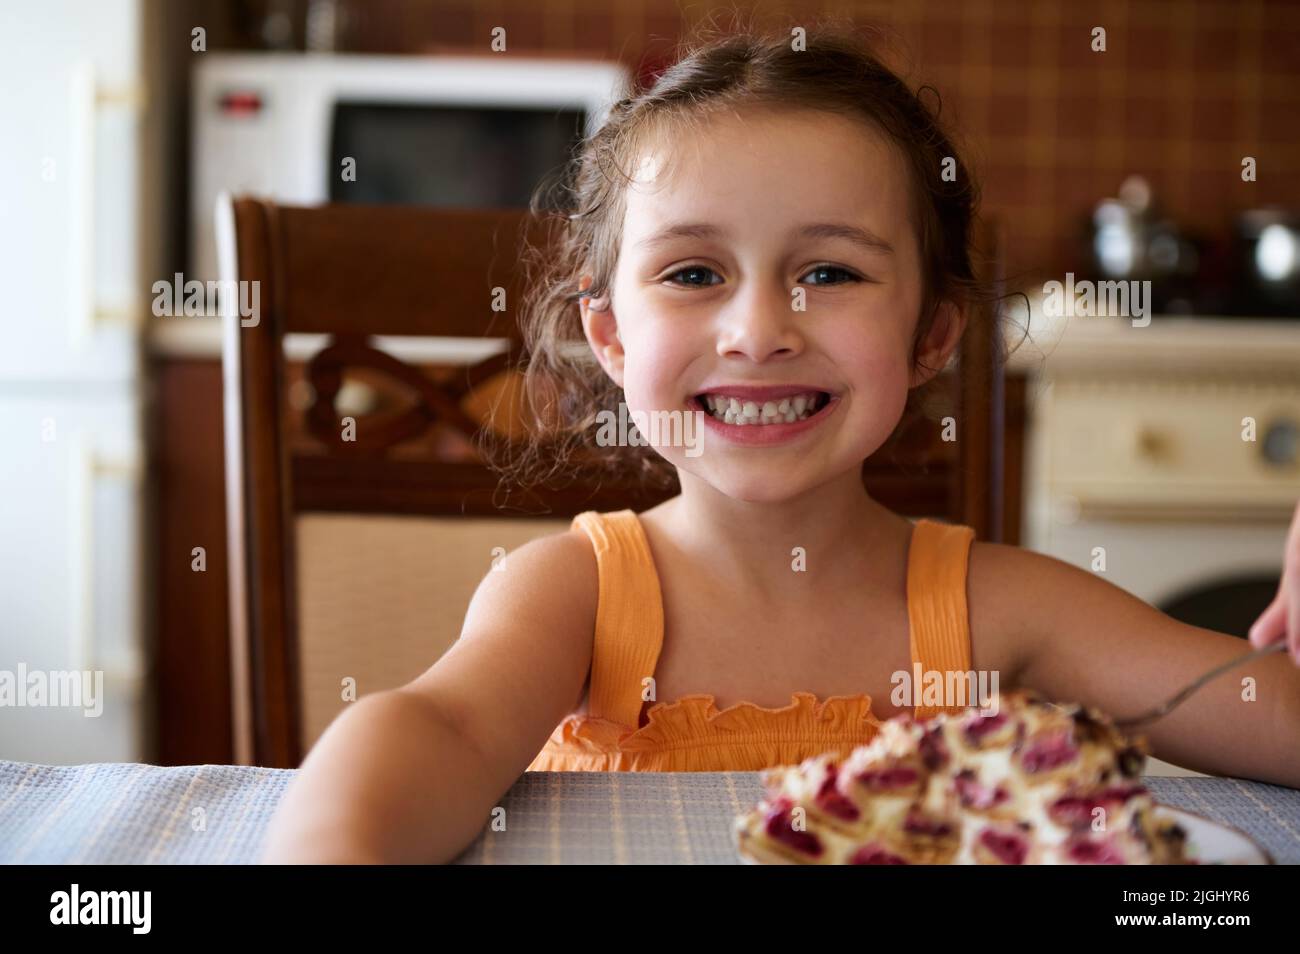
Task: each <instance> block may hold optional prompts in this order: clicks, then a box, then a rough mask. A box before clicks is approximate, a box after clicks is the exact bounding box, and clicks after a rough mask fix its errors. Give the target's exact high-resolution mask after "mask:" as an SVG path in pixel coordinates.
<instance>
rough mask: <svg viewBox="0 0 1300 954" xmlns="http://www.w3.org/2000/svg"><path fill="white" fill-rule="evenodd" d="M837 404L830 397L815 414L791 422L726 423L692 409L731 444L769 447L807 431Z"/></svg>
mask: <svg viewBox="0 0 1300 954" xmlns="http://www.w3.org/2000/svg"><path fill="white" fill-rule="evenodd" d="M839 404H840V399H839V398H837V397H832V398H831V399H830V400H829V401H828V402H827V403H826V406H825V407H823V408H822V409H821V410H819V411H818V412H817V413H816V414H812V415H809V416H808V417H805V418H804V419H803V420H802V421H794V422H793V423H791V424H785V423H781V424H728V423H727V422H726V421H720V420H718V419H717V418H716V417H714V416H713V415H712V414H710V413H709V412H708V411H707V410H703V409H702V408H698V407H697V408H694V410H697V411H701V412H702V413H703V414H704V426H705V427H707V428H708V429H709V430H710V431H712V432H713V433H714V434H717V435H718V436H719V437H723V438H726V439H727V440H728V441H730V442H731V443H733V444H742V445H744V446H746V447H770V446H771V445H773V444H784V443H786V442H787V441H792V440H794V439H795V438H796V437H800V436H802V435H803V434H806V433H808V432H809V431H811V430H812V429H813V428H814V427H817V426H818V425H819V424H821V422H822V421H824V420H826V418H828V417H830V416H831V415H832V414H834V413H835V409H836V408H837V407H839Z"/></svg>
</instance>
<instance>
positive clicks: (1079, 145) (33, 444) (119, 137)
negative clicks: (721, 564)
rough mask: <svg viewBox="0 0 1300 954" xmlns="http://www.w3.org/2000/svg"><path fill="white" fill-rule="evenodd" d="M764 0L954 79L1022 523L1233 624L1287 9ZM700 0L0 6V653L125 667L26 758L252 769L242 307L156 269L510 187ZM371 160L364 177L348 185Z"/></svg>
mask: <svg viewBox="0 0 1300 954" xmlns="http://www.w3.org/2000/svg"><path fill="white" fill-rule="evenodd" d="M740 9H744V10H751V11H752V12H753V14H754V16H755V17H756V19H757V20H758V22H760V23H761V22H763V21H764V19H765V18H768V17H771V18H772V19H773V20H775V21H776V22H782V23H785V22H794V23H798V16H800V15H803V14H805V13H806V14H812V13H815V12H828V13H840V14H847V15H850V16H853V17H854V18H855V19H856V20H858V21H860V22H862V23H874V24H878V25H880V26H881V27H883V28H884V29H885V30H886V31H887V35H888V36H890V37H892V40H891V41H890V43H889V45H888V47H887V48H886V53H887V55H888V57H889V59H890V60H891V61H892V62H893V63H894V64H895V65H896V66H898V67H899V68H900V69H901V70H903V71H904V73H905V74H906V75H907V76H908V78H909V79H910V80H912V81H913V82H915V83H921V82H926V83H929V84H931V85H933V86H934V87H935V88H937V89H938V90H939V91H940V92H941V98H942V113H943V116H944V117H945V118H947V119H948V120H949V121H950V122H951V123H952V124H954V126H955V128H956V130H957V131H958V133H959V137H960V140H961V141H962V142H963V144H964V145H965V148H966V151H967V154H968V159H969V161H970V162H971V164H972V166H973V167H974V169H975V170H976V171H977V172H978V173H979V174H980V176H981V177H982V179H983V184H984V191H983V196H984V198H983V204H984V210H985V212H986V213H987V214H989V215H991V216H993V217H996V219H997V220H998V221H999V222H1001V223H1002V225H1003V228H1004V230H1005V235H1006V239H1007V248H1006V270H1007V273H1008V276H1009V277H1010V279H1011V280H1012V282H1013V283H1014V285H1015V286H1016V287H1020V288H1024V289H1025V290H1026V292H1027V297H1026V298H1025V299H1020V300H1017V302H1016V303H1015V304H1014V305H1013V306H1012V307H1011V308H1009V311H1008V314H1009V315H1010V316H1011V317H1013V318H1015V319H1016V320H1017V321H1018V322H1020V324H1021V326H1022V328H1027V329H1028V331H1029V338H1028V339H1027V340H1024V341H1023V342H1021V346H1020V347H1019V348H1018V349H1017V350H1016V352H1015V354H1014V355H1013V357H1012V359H1011V363H1010V372H1011V374H1012V381H1011V382H1009V383H1008V391H1007V394H1008V422H1007V442H1008V466H1007V478H1008V482H1009V487H1010V490H1011V494H1012V496H1011V497H1010V498H1009V499H1010V500H1011V502H1012V505H1011V507H1010V508H1009V510H1008V516H1007V526H1006V528H1005V535H1006V538H1007V539H1010V540H1012V541H1013V542H1014V541H1018V542H1020V543H1022V544H1023V545H1026V546H1029V547H1031V548H1034V549H1038V550H1042V551H1044V552H1048V553H1051V554H1053V555H1056V556H1058V557H1060V558H1061V559H1064V560H1067V561H1069V562H1072V563H1076V564H1078V565H1080V566H1085V567H1090V568H1092V569H1094V570H1095V571H1097V572H1104V573H1105V574H1106V576H1107V578H1109V579H1111V580H1112V581H1113V582H1115V583H1117V584H1119V585H1121V586H1123V587H1125V588H1127V589H1129V590H1130V591H1132V592H1134V593H1136V594H1137V595H1139V596H1141V597H1142V598H1143V599H1146V600H1148V601H1149V602H1151V603H1153V604H1155V605H1158V606H1160V607H1162V608H1164V609H1166V610H1167V611H1169V612H1171V613H1173V614H1174V615H1177V616H1179V617H1180V618H1184V619H1186V620H1188V621H1189V622H1194V623H1196V624H1197V625H1203V626H1208V627H1210V628H1214V629H1220V630H1223V631H1226V632H1233V633H1236V634H1238V635H1242V634H1244V632H1245V628H1246V626H1247V625H1248V624H1249V622H1250V621H1252V620H1253V619H1254V617H1255V615H1256V614H1258V612H1259V611H1260V610H1262V609H1263V607H1264V605H1265V604H1266V603H1267V601H1268V600H1269V599H1270V598H1271V596H1272V594H1273V592H1274V591H1275V589H1276V585H1277V580H1278V576H1279V573H1280V561H1281V554H1282V544H1283V539H1284V532H1285V528H1286V525H1287V522H1288V520H1289V518H1290V514H1291V511H1292V509H1293V508H1294V505H1295V502H1296V500H1297V499H1300V219H1298V218H1297V216H1298V215H1300V131H1298V121H1300V4H1296V3H1294V2H1277V0H1271V2H1270V0H1202V2H1185V3H1171V2H1127V3H1126V2H1119V0H1113V2H1101V3H1083V2H1077V0H1041V2H1035V3H1032V4H1019V3H1003V2H1000V0H979V2H962V3H955V2H947V0H943V2H940V0H928V2H897V3H888V2H860V3H855V2H839V3H824V4H822V3H798V4H781V3H761V4H755V5H752V6H748V5H744V4H742V5H740ZM714 12H716V8H715V7H713V6H712V5H710V4H704V3H685V2H682V3H676V2H668V0H628V2H607V0H498V2H435V0H365V2H363V0H260V2H258V0H6V2H5V3H4V4H3V5H2V6H0V119H2V120H3V124H4V134H3V137H2V141H3V145H2V146H0V221H3V223H4V226H5V228H4V232H3V237H2V238H0V243H3V247H2V248H0V268H3V276H4V287H5V288H6V289H7V291H8V293H9V294H10V296H11V301H10V305H9V306H8V307H7V308H6V309H5V311H4V314H3V317H2V318H0V321H3V326H4V339H3V341H4V347H2V348H0V432H2V433H3V436H4V444H3V447H4V450H3V453H0V568H2V570H0V669H3V670H9V671H15V670H17V669H18V666H19V664H20V663H21V664H22V665H24V666H26V668H27V669H42V670H51V671H52V670H99V671H103V672H104V674H105V682H104V694H105V697H106V699H105V705H104V714H103V715H102V716H101V717H100V718H96V719H87V718H84V717H83V716H82V714H81V713H80V712H78V711H76V710H67V711H66V712H55V711H52V710H32V709H25V708H20V707H14V708H5V709H0V757H3V758H10V759H22V760H27V761H37V762H53V763H72V762H91V761H94V762H110V761H151V762H160V763H163V764H181V763H203V762H213V763H222V762H231V761H233V760H234V748H233V746H232V720H231V706H230V701H231V674H230V663H229V658H230V646H229V633H228V625H227V619H228V617H227V614H228V609H227V600H228V596H227V577H226V563H225V554H226V542H225V541H226V522H225V521H226V515H225V503H224V477H223V466H224V465H223V454H222V404H221V398H222V391H221V366H220V334H219V331H218V327H217V321H216V319H214V318H204V317H189V318H186V317H155V316H154V315H153V314H152V313H151V308H150V305H151V301H152V298H153V292H152V291H151V288H152V286H153V284H154V283H155V282H157V281H160V280H161V281H167V282H171V281H172V280H173V276H174V275H176V274H177V273H181V274H183V276H184V279H186V280H188V279H194V278H197V279H199V280H207V279H215V278H217V277H218V276H217V274H216V261H215V250H214V249H215V245H214V240H213V222H212V210H213V205H214V202H215V200H216V197H217V195H218V193H220V192H221V191H223V190H230V191H235V192H240V191H246V192H254V193H260V194H266V195H270V196H273V197H275V198H276V199H278V200H281V201H284V202H290V203H299V204H314V203H319V202H327V201H342V202H348V201H362V202H413V203H432V204H440V205H476V204H481V205H485V206H502V205H507V206H508V205H523V204H525V202H526V199H527V196H528V194H529V192H531V189H532V187H533V185H535V184H536V182H537V181H539V180H540V178H541V177H542V176H544V175H546V174H547V173H549V172H551V171H553V170H554V169H556V168H557V167H558V165H559V164H560V163H561V162H562V161H563V159H564V156H565V155H566V154H567V151H568V150H569V149H570V148H571V147H572V145H573V143H574V142H575V141H576V139H577V137H579V136H581V135H583V134H585V133H586V132H589V131H591V129H592V128H593V124H594V123H595V122H596V121H597V119H598V117H599V115H600V111H601V109H602V107H603V105H604V104H606V103H607V102H608V100H609V99H610V98H611V95H612V94H613V92H614V83H615V81H616V80H617V79H618V78H619V77H620V76H622V75H630V76H632V77H634V78H635V80H636V81H637V82H638V83H643V84H644V83H648V82H650V81H652V80H653V78H654V76H655V75H656V74H657V72H658V71H659V70H661V69H662V68H663V67H664V66H666V65H667V64H668V63H669V62H670V61H671V55H672V48H673V45H674V43H675V42H676V41H677V39H678V38H679V36H680V35H681V34H682V33H683V32H685V31H687V30H688V29H689V28H690V27H691V26H692V25H694V24H695V23H696V22H698V21H699V20H700V19H702V18H704V17H706V16H708V15H710V14H711V13H714ZM495 27H504V28H505V29H506V35H507V37H508V47H507V49H508V52H507V53H505V54H493V53H492V51H491V42H492V31H493V28H495ZM1096 27H1102V28H1104V30H1105V40H1104V42H1105V48H1104V51H1103V50H1099V49H1094V46H1096V44H1097V40H1096V38H1095V35H1094V32H1093V31H1094V28H1096ZM492 56H496V59H495V60H494V61H493V62H492V65H491V67H490V68H489V69H488V70H487V71H484V69H483V59H482V58H486V57H492ZM345 156H352V157H356V158H357V160H358V164H359V165H360V166H363V167H364V168H367V169H369V170H371V171H370V173H369V174H368V175H366V176H363V177H360V178H359V179H358V181H357V182H355V183H348V182H345V181H342V180H341V179H340V177H339V176H337V175H334V174H332V173H333V171H334V170H336V169H337V168H338V166H339V163H340V160H341V157H345ZM375 169H382V170H383V172H382V174H380V175H376V174H375V173H374V171H373V170H375ZM1067 274H1069V275H1072V276H1073V278H1074V279H1077V280H1097V279H1137V280H1150V281H1151V282H1152V294H1153V297H1154V304H1155V306H1156V311H1155V313H1154V316H1153V318H1152V320H1151V323H1150V324H1149V325H1146V326H1139V325H1137V324H1135V323H1134V322H1132V321H1130V320H1128V319H1126V318H1123V317H1120V316H1110V317H1093V318H1075V319H1073V320H1070V321H1064V320H1061V319H1058V318H1054V317H1052V316H1051V315H1050V313H1049V311H1048V310H1046V309H1044V308H1043V304H1042V288H1043V284H1044V282H1047V281H1060V282H1065V281H1066V280H1067ZM1035 289H1037V293H1035ZM1011 337H1012V339H1013V341H1017V342H1020V340H1021V335H1020V334H1013V335H1012V336H1011ZM320 532H324V531H320ZM313 539H315V538H313ZM196 547H202V567H201V568H200V567H199V566H198V565H196V563H195V561H196V559H198V557H196V556H195V552H196V551H195V548H196ZM1099 561H1100V563H1099ZM481 569H485V567H484V568H476V569H475V571H474V572H475V573H476V574H477V573H479V572H480V571H481ZM304 572H308V573H309V572H310V570H309V569H306V570H304ZM303 590H304V593H307V594H310V593H311V592H316V593H321V591H322V587H321V585H320V584H317V585H316V586H315V590H314V591H313V585H312V583H311V581H310V580H304V582H303ZM1030 597H1031V598H1032V594H1030ZM304 612H305V613H308V614H310V613H311V610H310V608H308V609H306V610H304ZM317 615H318V616H327V615H330V614H328V613H320V612H318V613H317ZM446 615H447V616H448V617H449V621H448V622H449V625H452V626H453V628H454V626H455V623H456V620H453V619H450V617H454V616H455V615H456V614H455V613H452V612H448V613H447V614H446ZM360 623H361V621H355V622H353V623H340V622H339V621H338V620H335V621H334V625H336V626H341V625H360ZM430 661H432V658H431V659H430ZM319 728H320V726H319V725H317V726H315V727H314V731H319Z"/></svg>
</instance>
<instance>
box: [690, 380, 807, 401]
mask: <svg viewBox="0 0 1300 954" xmlns="http://www.w3.org/2000/svg"><path fill="white" fill-rule="evenodd" d="M817 392H820V393H823V394H832V392H831V391H828V390H827V389H826V388H818V387H813V386H812V385H810V384H773V385H756V384H731V385H728V384H720V385H718V386H717V387H712V388H705V389H704V390H703V391H697V392H696V393H695V396H696V397H703V396H704V395H706V394H725V395H726V396H727V397H734V398H742V399H744V400H746V401H778V400H780V399H781V398H786V397H794V396H795V395H796V394H813V393H817Z"/></svg>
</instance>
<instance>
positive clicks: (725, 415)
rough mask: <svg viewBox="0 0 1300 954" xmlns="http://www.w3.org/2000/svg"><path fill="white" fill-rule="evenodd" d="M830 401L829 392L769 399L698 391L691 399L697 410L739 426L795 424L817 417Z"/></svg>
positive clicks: (803, 393)
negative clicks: (699, 392) (700, 392)
mask: <svg viewBox="0 0 1300 954" xmlns="http://www.w3.org/2000/svg"><path fill="white" fill-rule="evenodd" d="M830 403H831V395H830V394H828V393H827V392H825V391H804V392H802V393H798V394H790V395H785V396H783V397H780V398H769V399H768V400H765V401H763V400H753V399H750V398H746V397H741V396H732V395H728V394H727V393H726V392H725V391H722V392H709V393H707V394H697V395H695V396H694V397H693V398H691V404H692V406H693V407H694V408H695V409H696V410H701V411H703V412H704V413H705V414H707V415H709V416H710V417H712V418H713V419H714V420H715V421H718V422H720V423H722V424H730V425H733V426H736V427H745V426H755V427H771V426H773V425H779V424H795V423H798V422H800V421H806V420H809V419H810V418H813V417H817V416H818V415H820V414H821V413H822V412H823V411H825V410H826V408H827V406H828V405H829V404H830Z"/></svg>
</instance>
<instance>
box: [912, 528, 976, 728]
mask: <svg viewBox="0 0 1300 954" xmlns="http://www.w3.org/2000/svg"><path fill="white" fill-rule="evenodd" d="M974 538H975V531H974V530H973V529H972V528H971V527H967V526H964V525H962V524H948V523H939V522H937V521H934V520H924V519H922V520H918V521H917V522H916V525H915V527H914V528H913V530H912V542H911V546H910V547H909V548H908V555H907V618H908V623H909V626H910V629H911V638H910V643H911V650H912V664H913V671H915V666H916V664H917V663H920V664H921V671H922V672H923V673H925V672H934V671H937V672H941V673H944V674H945V683H946V682H947V677H946V674H947V673H949V672H967V671H969V670H970V667H971V641H970V616H969V615H968V612H967V605H966V572H967V567H968V565H969V559H970V545H971V541H972V540H973V539H974ZM943 708H944V707H943V706H919V705H918V706H916V707H915V713H914V714H915V716H916V718H918V719H925V718H929V717H930V716H932V715H935V714H936V713H938V712H940V711H942V710H943Z"/></svg>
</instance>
